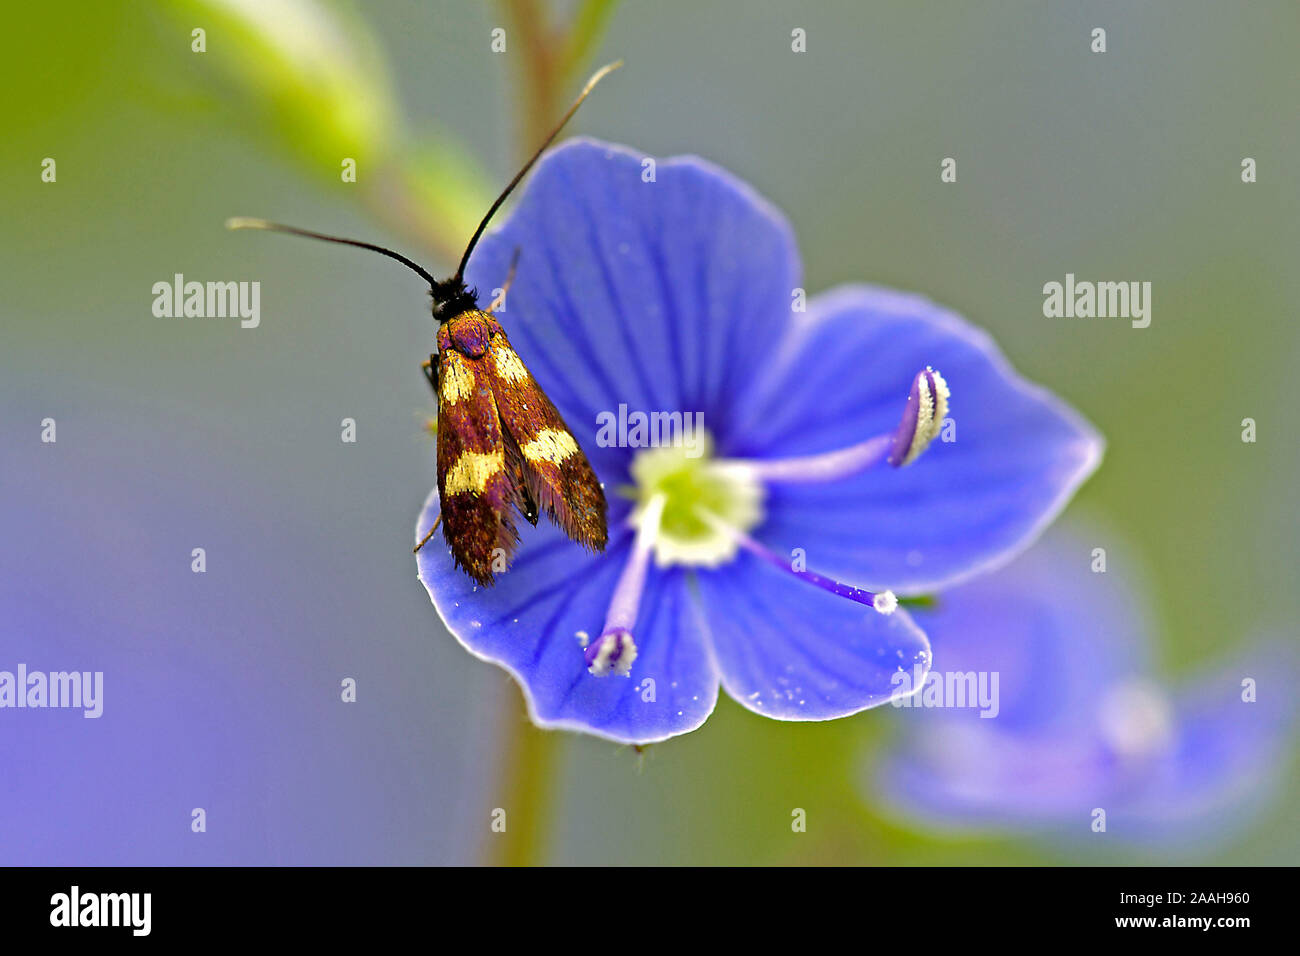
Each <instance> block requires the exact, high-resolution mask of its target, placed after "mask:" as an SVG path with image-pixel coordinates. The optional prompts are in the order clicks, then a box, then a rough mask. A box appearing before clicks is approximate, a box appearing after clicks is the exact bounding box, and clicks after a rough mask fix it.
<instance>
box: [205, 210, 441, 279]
mask: <svg viewBox="0 0 1300 956" xmlns="http://www.w3.org/2000/svg"><path fill="white" fill-rule="evenodd" d="M226 228H227V229H264V230H266V231H267V232H287V233H290V234H292V235H295V236H306V237H307V238H308V239H323V240H325V241H326V242H337V243H340V244H341V245H345V246H356V247H357V248H358V249H369V250H370V251H371V252H377V253H379V254H380V255H381V256H388V258H390V259H396V260H397V261H398V262H400V263H401V264H402V265H404V266H406V268H408V269H410V270H411V271H412V272H415V273H417V274H418V275H419V276H420V277H421V278H423V279H424V281H425V282H427V283H429V285H430V286H435V285H437V284H438V280H437V279H435V278H434V277H433V276H431V275H429V270H427V269H425V268H424V266H422V265H420V264H419V263H418V262H414V261H412V260H410V259H408V258H406V256H404V255H402V254H401V253H400V252H394V251H393V250H392V249H385V248H384V247H383V246H377V245H375V244H374V243H373V242H361V241H360V240H358V239H344V238H343V237H342V236H327V235H325V233H323V232H312V231H311V230H310V229H299V228H298V227H297V226H286V225H284V224H283V223H279V222H269V221H268V220H266V219H252V218H249V217H248V216H234V217H232V218H230V219H227V220H226Z"/></svg>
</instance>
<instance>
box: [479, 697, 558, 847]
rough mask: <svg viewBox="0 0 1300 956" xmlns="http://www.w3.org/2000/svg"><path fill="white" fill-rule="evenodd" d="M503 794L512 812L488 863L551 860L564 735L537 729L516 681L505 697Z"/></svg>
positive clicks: (495, 837)
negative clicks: (554, 785)
mask: <svg viewBox="0 0 1300 956" xmlns="http://www.w3.org/2000/svg"><path fill="white" fill-rule="evenodd" d="M502 698H503V699H504V701H505V707H504V709H503V711H502V714H501V727H500V733H501V745H500V747H499V748H498V750H497V754H498V759H499V760H500V765H499V766H500V770H499V771H498V773H499V783H498V787H499V789H498V791H497V792H498V793H500V794H502V803H501V808H502V809H504V810H505V811H506V829H505V832H504V833H494V832H490V831H489V833H488V845H487V847H486V850H485V852H484V862H485V863H487V864H488V865H491V866H538V865H540V864H541V863H543V862H544V861H545V858H546V837H547V833H548V830H549V826H548V824H549V823H550V819H551V802H552V797H553V796H554V790H553V788H552V786H551V781H552V778H553V776H554V773H553V769H552V768H553V766H554V763H555V757H556V754H557V753H558V750H559V746H560V735H559V734H558V733H555V732H552V731H546V730H539V729H538V728H536V727H534V726H533V723H532V721H531V720H529V718H528V715H527V713H525V712H524V708H523V707H522V706H521V704H522V701H521V698H520V693H519V688H518V687H516V686H515V684H514V682H513V681H511V682H510V685H509V686H508V687H507V688H505V692H504V693H503V694H502Z"/></svg>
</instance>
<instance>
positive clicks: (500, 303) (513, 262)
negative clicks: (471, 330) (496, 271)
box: [485, 246, 519, 315]
mask: <svg viewBox="0 0 1300 956" xmlns="http://www.w3.org/2000/svg"><path fill="white" fill-rule="evenodd" d="M518 267H519V247H518V246H515V252H514V255H512V256H511V257H510V269H509V271H508V272H506V281H505V284H504V285H502V286H501V294H500V295H499V296H497V297H496V298H495V299H493V300H492V304H491V305H489V306H488V307H487V309H486V310H485V311H486V312H487V314H488V315H491V314H492V313H493V312H495V311H496V310H497V309H501V308H504V307H505V304H506V293H508V292H509V291H510V287H511V286H512V285H514V283H515V270H516V269H517V268H518Z"/></svg>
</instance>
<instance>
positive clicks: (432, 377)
mask: <svg viewBox="0 0 1300 956" xmlns="http://www.w3.org/2000/svg"><path fill="white" fill-rule="evenodd" d="M420 368H421V369H423V370H424V377H425V378H426V379H428V380H429V387H430V388H431V389H433V394H434V397H435V398H436V397H437V395H438V356H436V355H430V356H429V358H428V359H427V360H426V361H423V362H421V363H420Z"/></svg>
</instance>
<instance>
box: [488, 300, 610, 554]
mask: <svg viewBox="0 0 1300 956" xmlns="http://www.w3.org/2000/svg"><path fill="white" fill-rule="evenodd" d="M482 362H483V366H482V368H483V372H484V374H485V375H487V376H488V377H489V378H490V380H491V382H492V392H493V394H494V395H495V396H496V402H497V411H498V413H499V414H500V418H501V424H502V427H503V428H504V431H505V434H504V444H505V450H506V463H507V466H508V467H509V468H510V470H512V471H513V470H514V469H516V468H517V469H518V470H519V471H520V472H522V476H523V481H524V489H523V492H524V493H526V495H527V496H531V498H532V500H533V501H534V502H536V505H537V508H538V510H540V511H541V512H543V513H544V514H546V515H547V516H549V517H550V518H551V520H552V521H554V522H555V523H556V524H557V525H559V527H560V528H561V530H563V531H564V533H565V534H567V535H568V536H569V537H570V538H572V539H573V540H574V541H576V542H577V543H578V544H581V545H583V546H584V547H586V548H590V549H591V550H593V551H604V550H605V542H606V540H607V538H608V531H607V528H606V516H605V511H606V504H605V492H604V491H603V490H602V489H601V487H600V482H599V481H598V480H597V479H596V473H595V472H594V471H593V470H592V467H591V463H590V462H589V461H587V456H586V455H584V454H583V453H582V449H581V448H580V447H578V441H577V439H576V438H574V437H573V432H572V431H570V430H569V426H568V425H566V424H565V423H564V419H563V418H561V417H560V413H559V412H558V411H556V408H555V406H554V405H552V404H551V400H550V399H549V398H547V397H546V393H545V392H543V391H542V390H541V388H540V387H539V386H538V384H537V383H536V381H534V380H533V377H532V375H531V374H530V373H529V371H528V369H527V367H526V366H525V365H524V363H523V360H521V359H520V358H519V356H518V354H516V352H515V350H514V349H513V348H512V347H511V345H510V340H509V339H508V338H507V337H506V334H505V332H503V331H501V330H500V327H499V326H498V327H497V328H496V329H494V331H493V334H492V338H491V341H490V342H489V343H488V349H487V352H486V353H485V354H484V356H483V359H482Z"/></svg>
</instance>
